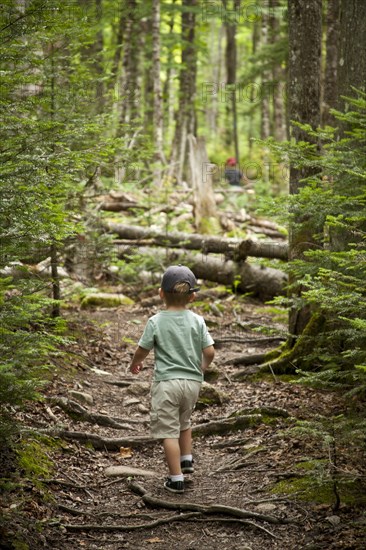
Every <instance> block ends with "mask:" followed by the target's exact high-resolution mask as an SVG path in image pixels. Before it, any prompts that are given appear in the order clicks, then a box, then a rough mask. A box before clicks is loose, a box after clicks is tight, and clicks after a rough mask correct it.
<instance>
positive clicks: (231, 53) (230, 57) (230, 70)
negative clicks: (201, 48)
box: [223, 0, 240, 163]
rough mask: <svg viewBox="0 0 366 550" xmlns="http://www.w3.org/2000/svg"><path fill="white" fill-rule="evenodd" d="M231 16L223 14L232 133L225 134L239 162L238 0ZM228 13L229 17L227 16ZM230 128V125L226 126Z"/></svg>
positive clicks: (226, 96) (227, 102)
mask: <svg viewBox="0 0 366 550" xmlns="http://www.w3.org/2000/svg"><path fill="white" fill-rule="evenodd" d="M227 4H228V3H227V2H226V1H224V2H223V5H224V8H225V11H226V10H227V8H228V5H227ZM232 10H233V14H232V13H230V12H226V14H225V28H226V52H225V60H226V86H227V91H226V93H225V103H226V112H227V118H228V120H231V127H232V131H231V132H230V131H229V132H227V136H228V139H227V145H229V146H230V145H231V144H232V143H233V142H234V150H235V157H236V159H237V162H238V163H239V162H240V155H239V138H238V120H237V118H238V117H237V109H236V107H237V102H236V98H237V91H236V65H237V52H236V18H237V15H238V14H239V13H240V0H233V6H232ZM229 13H230V15H229ZM228 127H230V123H229V124H228Z"/></svg>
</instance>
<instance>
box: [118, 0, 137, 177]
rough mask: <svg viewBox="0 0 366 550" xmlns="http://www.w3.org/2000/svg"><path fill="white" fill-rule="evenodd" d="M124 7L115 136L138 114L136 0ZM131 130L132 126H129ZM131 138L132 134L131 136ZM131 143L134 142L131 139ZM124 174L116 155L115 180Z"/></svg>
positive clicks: (123, 132) (126, 129)
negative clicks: (125, 11)
mask: <svg viewBox="0 0 366 550" xmlns="http://www.w3.org/2000/svg"><path fill="white" fill-rule="evenodd" d="M126 8H127V9H128V17H127V20H126V28H125V42H124V51H123V60H122V70H121V74H120V77H119V79H118V87H117V88H118V91H117V94H118V105H117V113H118V115H117V118H118V126H117V130H116V137H121V136H124V135H128V127H127V126H126V125H127V124H131V122H134V121H135V119H136V117H137V115H138V105H139V93H138V86H137V75H138V59H139V56H138V47H137V37H138V30H137V29H138V25H137V19H136V0H128V2H127V6H126ZM131 130H133V128H131ZM131 138H132V136H131ZM130 143H131V144H134V141H133V139H131V142H130ZM125 174H126V167H125V166H124V165H123V164H122V163H121V159H120V158H119V157H118V156H117V158H116V159H115V181H116V182H117V183H119V184H121V183H122V181H123V180H124V177H125Z"/></svg>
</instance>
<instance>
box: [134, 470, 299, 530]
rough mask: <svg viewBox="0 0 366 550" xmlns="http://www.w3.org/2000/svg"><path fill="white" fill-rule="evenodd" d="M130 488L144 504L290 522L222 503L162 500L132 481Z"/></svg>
mask: <svg viewBox="0 0 366 550" xmlns="http://www.w3.org/2000/svg"><path fill="white" fill-rule="evenodd" d="M129 487H130V489H131V490H132V491H133V492H134V493H136V494H138V495H140V496H141V498H142V500H143V501H144V502H145V504H149V505H151V506H155V507H156V506H157V507H159V508H165V509H167V510H180V511H182V510H183V511H187V510H189V511H193V512H201V513H203V514H224V515H228V516H232V517H235V518H240V519H254V520H257V521H266V522H267V523H272V524H275V525H278V524H283V523H290V520H281V519H279V518H276V517H275V516H270V515H268V514H259V513H257V512H251V511H250V510H242V509H241V508H234V507H232V506H225V505H222V504H210V505H205V504H196V503H194V502H184V501H175V502H172V501H170V500H164V499H161V498H157V497H154V496H152V495H150V494H149V493H148V492H147V491H146V489H144V487H142V485H140V484H139V483H136V482H135V481H132V482H131V483H130V484H129Z"/></svg>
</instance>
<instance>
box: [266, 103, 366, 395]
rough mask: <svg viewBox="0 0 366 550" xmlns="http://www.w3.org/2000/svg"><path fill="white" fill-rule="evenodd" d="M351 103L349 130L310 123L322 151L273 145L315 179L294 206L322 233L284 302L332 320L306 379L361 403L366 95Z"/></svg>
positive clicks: (345, 123) (316, 340)
mask: <svg viewBox="0 0 366 550" xmlns="http://www.w3.org/2000/svg"><path fill="white" fill-rule="evenodd" d="M348 102H349V105H350V108H349V111H348V112H347V113H339V112H334V113H333V114H334V116H335V117H336V119H337V120H338V121H339V123H340V126H341V132H340V131H339V130H335V129H332V128H329V127H327V128H326V129H325V130H318V131H312V130H310V129H309V128H308V127H306V126H304V125H302V128H303V129H305V130H307V131H308V133H309V134H312V135H313V136H316V137H317V140H318V142H320V143H321V151H320V152H319V151H317V150H316V148H315V146H312V145H309V144H306V143H299V144H294V143H287V144H285V145H283V146H281V145H278V144H275V143H273V142H272V143H271V147H272V150H273V151H274V153H275V154H277V155H279V158H283V156H286V157H288V158H289V159H290V162H291V163H292V164H293V165H294V166H295V167H296V168H299V169H301V168H303V167H310V168H312V171H313V173H314V174H315V175H314V176H312V177H309V178H308V179H307V180H306V181H304V182H303V183H304V185H303V186H302V187H301V189H300V191H299V193H298V194H296V195H292V196H291V197H290V198H289V201H288V202H287V206H288V207H289V211H290V220H289V223H290V224H291V225H292V226H294V227H295V228H296V231H299V230H301V225H302V224H311V227H313V228H314V230H313V242H312V243H311V244H310V245H309V243H306V242H304V243H303V246H302V250H301V252H303V258H302V259H297V260H294V261H291V262H289V265H288V267H287V269H288V270H289V272H290V274H291V275H292V280H293V281H294V284H295V285H300V286H301V289H302V293H301V298H298V297H296V298H293V299H290V300H288V299H281V300H277V303H279V302H281V303H282V304H284V303H287V305H288V306H291V307H295V308H296V307H297V308H301V307H303V306H304V305H305V304H310V306H311V309H312V311H313V312H314V313H315V312H317V313H320V314H321V315H322V316H324V318H325V324H324V328H323V330H322V331H321V332H320V333H318V334H317V335H316V337H314V336H313V337H312V340H311V343H310V345H309V346H308V347H309V351H308V352H307V354H306V356H304V357H302V358H301V364H302V365H303V370H312V371H315V373H312V374H307V375H306V374H304V377H303V380H304V381H307V382H312V383H316V384H318V385H322V386H325V385H332V386H333V387H337V388H341V387H342V388H343V389H344V388H346V389H349V391H351V394H352V395H356V394H358V395H359V396H360V397H361V396H362V395H363V396H364V395H365V389H366V377H365V371H364V369H362V368H356V366H357V365H363V364H365V363H366V332H365V326H366V314H365V312H366V293H365V279H366V262H365V253H364V249H365V239H366V209H365V203H366V194H365V178H366V155H365V144H366V140H365V127H366V95H365V94H364V93H362V92H360V93H359V97H358V98H357V99H352V98H348ZM282 204H283V201H282ZM299 220H300V221H299ZM320 228H322V230H321V229H320ZM290 288H291V287H290Z"/></svg>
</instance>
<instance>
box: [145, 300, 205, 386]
mask: <svg viewBox="0 0 366 550" xmlns="http://www.w3.org/2000/svg"><path fill="white" fill-rule="evenodd" d="M213 343H214V341H213V339H212V337H211V336H210V334H209V332H208V330H207V327H206V324H205V321H204V319H203V317H201V316H200V315H197V314H196V313H193V311H190V310H189V309H182V310H179V311H176V310H166V311H160V313H157V314H156V315H154V316H153V317H151V318H150V319H149V320H148V322H147V324H146V327H145V330H144V333H143V335H142V336H141V338H140V341H139V346H140V347H141V348H144V349H148V350H151V349H152V348H154V354H155V371H154V380H155V381H157V382H158V381H161V380H173V379H176V378H185V379H189V380H198V381H199V382H202V380H203V373H202V370H201V363H202V350H203V349H204V348H207V347H208V346H212V344H213Z"/></svg>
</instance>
